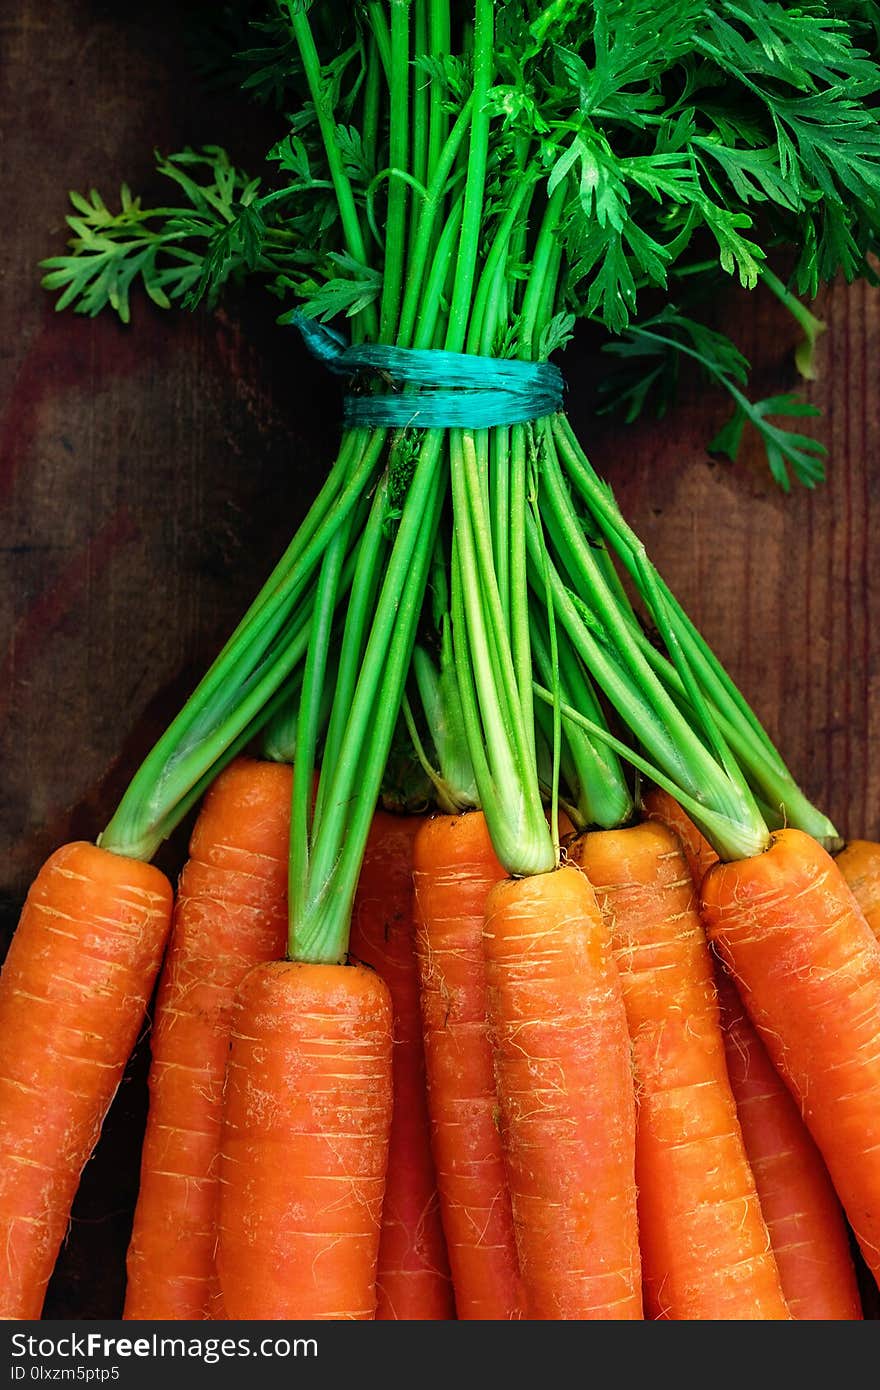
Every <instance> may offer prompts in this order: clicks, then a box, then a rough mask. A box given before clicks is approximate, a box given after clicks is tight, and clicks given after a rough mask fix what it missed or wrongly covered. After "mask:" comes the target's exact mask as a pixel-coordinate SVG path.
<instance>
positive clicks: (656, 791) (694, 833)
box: [642, 787, 718, 892]
mask: <svg viewBox="0 0 880 1390" xmlns="http://www.w3.org/2000/svg"><path fill="white" fill-rule="evenodd" d="M642 805H643V807H644V810H645V815H646V816H647V817H648V819H649V820H656V821H659V822H660V823H661V825H667V826H668V827H669V829H670V830H672V831H673V832H674V833H675V834H676V835H677V836H678V838H679V840H680V841H681V847H682V849H683V850H684V853H685V858H686V859H687V862H688V868H689V869H690V871H691V877H692V878H693V881H694V887H695V888H696V889H697V892H699V889H700V884H701V883H702V881H703V875H704V874H705V873H707V872H708V870H709V869H711V867H712V865H713V864H717V863H718V855H717V854H716V853H715V851H714V849H713V848H712V846H711V845H710V844H709V841H708V840H707V839H706V837H705V835H703V834H702V833H701V832H700V831H699V830H698V829H697V827H696V826H695V825H694V823H693V821H692V820H691V818H690V816H689V815H688V814H687V812H686V811H685V810H684V809H683V808H682V807H681V806H679V804H678V802H677V801H676V800H675V798H674V797H672V796H670V795H669V793H668V792H665V791H663V790H662V788H661V787H650V788H649V789H648V791H646V792H645V793H644V794H643V796H642Z"/></svg>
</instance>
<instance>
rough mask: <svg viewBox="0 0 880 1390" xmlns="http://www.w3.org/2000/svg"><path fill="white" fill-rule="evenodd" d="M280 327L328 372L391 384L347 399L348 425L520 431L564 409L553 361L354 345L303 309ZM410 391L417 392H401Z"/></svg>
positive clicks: (558, 371)
mask: <svg viewBox="0 0 880 1390" xmlns="http://www.w3.org/2000/svg"><path fill="white" fill-rule="evenodd" d="M282 322H285V323H292V324H293V325H294V326H295V327H296V328H298V329H299V331H300V333H301V334H302V336H303V338H304V339H305V342H306V345H307V346H308V348H309V351H310V352H311V353H312V355H313V356H314V357H316V358H317V359H318V361H319V362H323V363H324V365H325V366H326V367H327V368H328V369H329V370H330V371H331V372H335V373H336V374H337V375H339V376H356V375H357V374H358V373H359V372H371V373H373V374H375V375H376V376H378V377H379V378H380V379H382V380H383V381H385V382H386V383H387V385H388V390H387V391H385V392H382V393H381V394H378V395H362V396H351V395H350V396H346V398H345V423H346V425H367V426H371V427H378V428H382V427H389V428H392V429H407V428H412V429H423V430H428V429H455V428H458V429H470V430H481V429H491V428H492V427H493V426H495V425H521V424H524V423H525V422H526V421H527V420H539V419H540V418H541V416H542V415H552V414H553V413H554V412H555V411H557V410H560V409H561V408H562V392H563V379H562V373H561V372H560V370H559V368H558V367H555V366H554V365H553V363H552V362H520V361H518V360H517V359H514V358H509V359H508V358H501V357H479V356H476V355H474V354H471V353H466V352H445V351H443V350H442V349H439V348H430V349H420V348H399V347H393V346H390V345H388V344H384V343H370V344H366V345H362V346H356V345H354V344H351V343H346V341H345V339H344V338H343V337H342V335H341V334H339V333H337V332H336V330H335V329H333V328H329V327H328V326H327V324H324V323H319V322H318V321H317V320H316V319H310V318H308V317H307V316H306V315H305V314H303V313H301V312H300V311H299V310H294V311H293V312H292V313H291V314H288V315H285V316H284V319H283V320H282ZM407 386H409V387H415V388H416V390H415V391H409V392H405V391H403V390H402V389H401V388H403V387H407Z"/></svg>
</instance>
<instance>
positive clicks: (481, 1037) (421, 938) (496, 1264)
mask: <svg viewBox="0 0 880 1390" xmlns="http://www.w3.org/2000/svg"><path fill="white" fill-rule="evenodd" d="M413 852H414V860H413V862H414V871H413V879H414V883H415V890H416V904H417V915H418V930H417V934H416V950H417V955H418V961H419V972H420V978H421V1006H422V1020H423V1027H424V1040H425V1061H426V1067H427V1078H428V1110H429V1114H430V1118H431V1131H432V1146H433V1152H434V1159H435V1163H436V1169H437V1184H438V1188H439V1192H440V1210H441V1214H442V1218H443V1228H444V1231H445V1233H446V1244H447V1249H448V1251H449V1263H450V1267H451V1269H452V1283H453V1287H454V1289H455V1304H456V1309H457V1312H458V1317H459V1318H460V1319H467V1320H474V1319H480V1320H483V1321H497V1320H501V1319H506V1318H520V1317H522V1296H521V1289H520V1280H519V1269H518V1264H517V1255H516V1243H515V1237H514V1232H513V1218H512V1215H511V1209H510V1195H509V1191H508V1186H507V1177H506V1174H505V1170H504V1155H503V1152H502V1147H501V1139H500V1136H499V1133H498V1127H497V1124H496V1115H497V1108H498V1102H497V1097H496V1093H495V1077H494V1073H493V1067H492V1050H491V1047H490V1045H489V1037H488V1029H487V1018H486V967H485V962H484V958H483V940H482V936H483V918H484V913H485V908H486V899H487V897H488V894H489V890H490V889H491V888H492V887H493V885H494V884H496V883H498V882H500V881H501V880H502V879H503V878H504V877H505V874H504V870H503V869H502V867H501V865H500V864H499V862H498V860H497V858H496V856H495V852H494V850H493V848H492V841H491V839H490V837H489V831H488V827H487V825H486V819H485V817H484V816H483V814H482V812H480V811H469V812H468V813H467V814H466V815H461V816H434V817H432V818H431V819H430V820H428V821H426V822H425V824H424V826H423V827H422V829H421V831H420V832H419V834H418V835H417V837H416V840H415V845H414V851H413Z"/></svg>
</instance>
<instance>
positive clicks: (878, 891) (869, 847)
mask: <svg viewBox="0 0 880 1390" xmlns="http://www.w3.org/2000/svg"><path fill="white" fill-rule="evenodd" d="M835 863H836V864H837V867H838V869H839V870H840V872H841V873H842V874H843V876H844V878H845V879H846V881H847V883H848V884H849V887H850V891H851V893H852V895H853V897H854V898H855V900H856V902H857V903H858V905H859V907H860V908H861V909H862V912H863V913H864V914H865V920H866V921H867V923H868V926H869V927H870V928H871V930H872V932H873V933H874V935H875V936H876V937H878V938H880V845H878V844H875V843H874V841H873V840H850V841H849V842H848V843H847V844H846V845H845V846H844V848H843V849H842V850H841V851H840V853H839V854H838V855H836V856H835Z"/></svg>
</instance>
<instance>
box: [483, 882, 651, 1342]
mask: <svg viewBox="0 0 880 1390" xmlns="http://www.w3.org/2000/svg"><path fill="white" fill-rule="evenodd" d="M484 944H485V950H486V976H487V984H488V1001H489V1016H490V1020H491V1030H492V1040H493V1048H494V1058H495V1074H496V1079H497V1085H498V1102H499V1109H500V1119H501V1130H502V1135H503V1140H504V1149H505V1158H506V1163H507V1169H508V1173H509V1181H510V1194H511V1203H512V1206H513V1216H514V1222H515V1225H516V1237H517V1248H518V1251H519V1258H520V1268H521V1271H522V1279H523V1286H524V1289H525V1295H526V1315H527V1317H529V1318H530V1319H541V1320H547V1319H552V1320H562V1319H596V1320H600V1319H601V1320H615V1321H622V1320H630V1319H638V1318H641V1317H642V1296H641V1287H640V1260H639V1244H638V1224H637V1218H636V1184H635V1126H636V1119H635V1096H634V1091H633V1080H632V1072H631V1067H630V1043H629V1035H628V1033H627V1027H626V1016H625V1013H624V1006H623V998H622V994H621V987H620V980H619V978H618V974H617V971H616V969H615V966H614V960H613V957H612V952H611V941H610V935H609V932H608V930H607V928H606V926H605V923H604V922H603V920H602V916H601V913H600V912H599V908H598V905H597V903H596V899H595V896H594V894H593V891H592V889H591V888H590V885H589V883H588V882H587V879H586V878H585V876H584V875H583V874H582V873H581V872H580V870H578V869H576V868H574V867H566V868H562V869H558V870H557V871H556V872H555V873H550V874H541V875H536V876H534V877H531V878H525V879H518V880H517V879H508V880H505V881H504V882H502V883H499V884H497V885H496V887H495V888H493V889H492V891H491V893H490V894H489V898H488V901H487V904H486V922H485V930H484Z"/></svg>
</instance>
